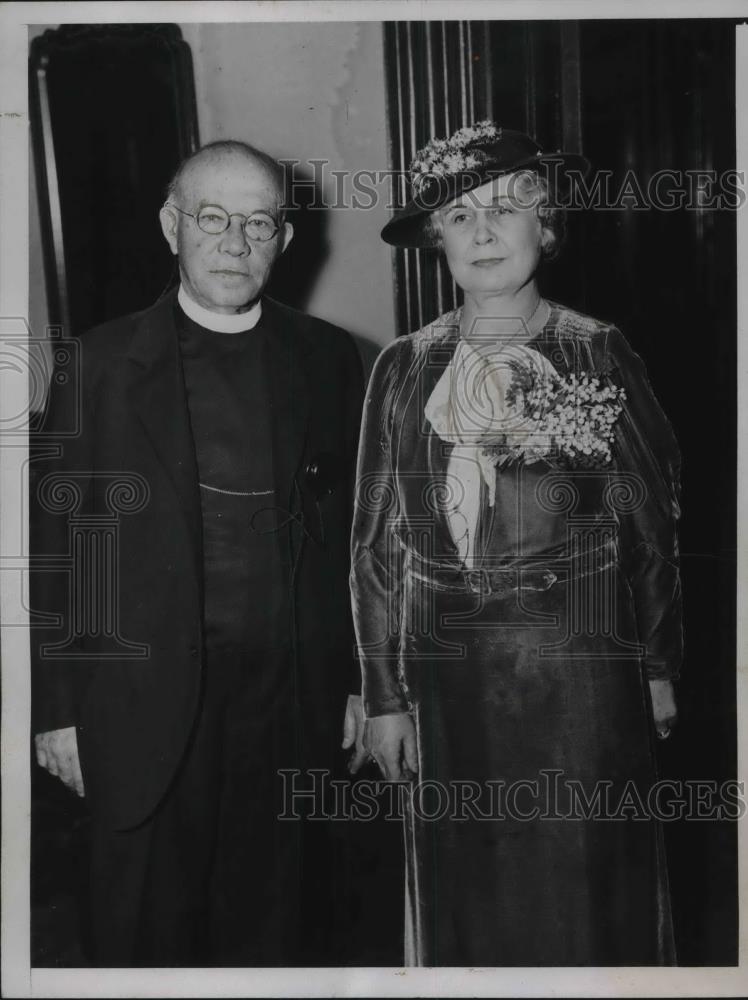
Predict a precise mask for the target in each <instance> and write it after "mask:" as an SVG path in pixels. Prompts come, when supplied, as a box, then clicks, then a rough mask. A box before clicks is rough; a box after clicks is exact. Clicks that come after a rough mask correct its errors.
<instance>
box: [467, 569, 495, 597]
mask: <svg viewBox="0 0 748 1000" xmlns="http://www.w3.org/2000/svg"><path fill="white" fill-rule="evenodd" d="M467 579H468V585H469V587H470V589H471V590H472V592H473V593H474V594H482V595H484V596H485V595H486V594H490V593H491V579H490V577H489V575H488V573H487V572H486V571H485V570H484V569H470V570H468V573H467Z"/></svg>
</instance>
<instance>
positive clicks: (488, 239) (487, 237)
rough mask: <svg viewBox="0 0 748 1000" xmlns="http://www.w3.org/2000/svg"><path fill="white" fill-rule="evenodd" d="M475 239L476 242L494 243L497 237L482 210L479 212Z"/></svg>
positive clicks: (474, 234)
mask: <svg viewBox="0 0 748 1000" xmlns="http://www.w3.org/2000/svg"><path fill="white" fill-rule="evenodd" d="M473 239H474V241H475V242H476V243H480V244H483V243H493V242H494V240H495V239H496V234H495V233H494V231H493V229H491V227H490V225H489V223H488V220H487V218H486V216H485V215H484V214H483V213H482V212H479V213H478V218H477V221H476V223H475V232H474V233H473Z"/></svg>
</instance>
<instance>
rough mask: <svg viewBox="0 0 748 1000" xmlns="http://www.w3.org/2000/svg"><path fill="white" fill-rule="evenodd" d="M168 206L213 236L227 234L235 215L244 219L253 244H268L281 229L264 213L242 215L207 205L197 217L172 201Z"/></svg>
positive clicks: (218, 206)
mask: <svg viewBox="0 0 748 1000" xmlns="http://www.w3.org/2000/svg"><path fill="white" fill-rule="evenodd" d="M166 204H167V205H168V206H169V208H175V209H176V210H177V212H181V213H182V215H189V217H190V218H191V219H194V220H195V222H196V223H197V225H198V229H202V231H203V232H204V233H209V234H210V235H211V236H220V234H221V233H225V232H226V230H227V229H228V228H229V226H230V225H231V220H232V219H233V217H234V216H235V215H236V216H238V217H239V218H240V219H244V223H243V226H242V228H243V229H244V235H245V236H246V237H247V239H248V240H251V241H252V242H253V243H267V241H268V240H272V238H273V237H274V236H275V234H276V233H277V232H278V230H279V229H280V226H279V225H278V224H277V222H276V221H275V219H273V218H272V217H271V216H269V215H266V214H265V213H264V212H255V213H254V214H252V215H242V213H241V212H227V211H226V209H225V208H221V206H220V205H205V206H204V207H203V208H201V209H200V211H199V212H198V213H197V215H195V214H193V213H192V212H185V211H184V209H182V208H179V206H178V205H175V204H174V203H173V202H171V201H167V202H166Z"/></svg>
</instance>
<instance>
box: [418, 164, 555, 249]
mask: <svg viewBox="0 0 748 1000" xmlns="http://www.w3.org/2000/svg"><path fill="white" fill-rule="evenodd" d="M515 176H516V190H517V191H518V192H519V193H520V194H521V195H522V196H523V197H524V196H528V195H529V196H530V197H531V199H532V200H534V203H535V208H536V211H537V213H538V218H539V219H540V223H541V225H542V227H543V229H545V230H546V232H548V233H550V237H551V238H550V239H548V240H547V241H546V243H545V244H544V245H543V250H542V257H543V260H554V259H555V258H556V257H558V255H559V254H560V252H561V247H562V246H563V244H564V240H565V239H566V210H565V209H563V208H560V207H559V206H558V205H555V204H554V201H555V199H554V198H553V197H552V191H551V186H550V184H549V183H548V181H547V179H546V178H545V177H544V176H543V175H542V174H540V173H538V171H537V170H518V171H516V175H515ZM441 211H442V209H441V208H436V209H434V211H433V212H430V213H429V214H428V215H427V216H426V220H425V222H424V232H425V234H426V237H427V238H428V240H429V245H430V246H432V247H435V248H436V249H441V247H442V234H443V227H442V216H441Z"/></svg>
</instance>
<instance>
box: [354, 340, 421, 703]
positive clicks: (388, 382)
mask: <svg viewBox="0 0 748 1000" xmlns="http://www.w3.org/2000/svg"><path fill="white" fill-rule="evenodd" d="M402 347H403V345H402V343H401V342H398V341H395V343H393V344H391V345H389V347H387V348H386V349H385V350H384V351H383V352H382V354H381V355H380V356H379V358H378V360H377V363H376V365H375V366H374V371H373V372H372V375H371V380H370V382H369V388H368V391H367V394H366V401H365V403H364V413H363V420H362V424H361V438H360V443H359V453H358V467H357V475H356V497H355V505H354V513H353V529H352V540H351V598H352V603H353V622H354V627H355V630H356V642H357V647H358V656H359V663H360V666H361V675H362V682H363V686H362V694H363V704H364V712H365V714H366V716H367V717H368V718H371V717H373V716H378V715H390V714H393V713H396V712H407V711H408V710H409V705H408V701H407V698H406V696H405V693H404V691H403V689H402V687H401V684H400V680H399V676H398V647H399V636H400V621H401V606H402V563H403V554H402V547H401V545H400V543H399V541H398V538H397V535H396V532H395V526H396V523H397V518H398V514H399V505H398V495H397V478H396V475H395V471H394V466H393V446H392V444H393V424H394V420H393V410H394V403H395V399H396V394H397V390H398V368H399V367H400V358H401V356H402Z"/></svg>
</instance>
